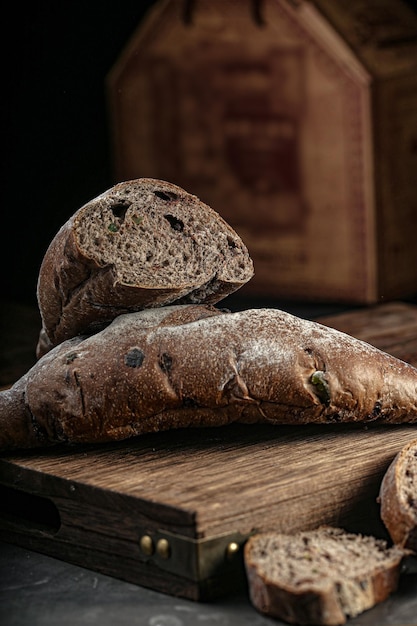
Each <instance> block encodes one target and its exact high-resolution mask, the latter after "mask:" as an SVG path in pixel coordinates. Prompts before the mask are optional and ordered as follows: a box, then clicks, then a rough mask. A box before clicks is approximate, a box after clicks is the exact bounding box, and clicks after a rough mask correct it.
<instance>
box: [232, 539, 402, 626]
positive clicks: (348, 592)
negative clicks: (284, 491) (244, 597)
mask: <svg viewBox="0 0 417 626" xmlns="http://www.w3.org/2000/svg"><path fill="white" fill-rule="evenodd" d="M405 554H406V552H405V551H403V550H402V549H401V548H398V547H392V548H388V547H387V544H386V543H385V542H384V541H382V540H380V539H375V538H374V537H370V536H363V535H356V534H352V533H347V532H346V531H344V530H343V529H340V528H331V527H321V528H319V529H317V530H313V531H305V532H300V533H297V534H294V535H288V534H280V533H274V532H269V533H261V534H258V535H254V536H253V537H251V538H250V539H249V540H248V542H247V543H246V545H245V551H244V559H245V567H246V572H247V576H248V583H249V594H250V598H251V601H252V603H253V605H254V606H255V608H257V609H258V610H259V611H260V612H261V613H264V614H267V615H270V616H271V617H275V618H279V619H282V620H285V621H287V622H289V623H292V624H318V625H320V624H322V625H325V626H337V625H338V624H344V623H345V622H346V619H347V618H348V617H354V616H356V615H359V614H360V613H362V612H363V611H365V610H367V609H369V608H371V607H373V606H374V605H375V604H377V603H379V602H381V601H383V600H385V599H386V598H387V597H388V596H389V595H390V593H392V592H393V591H395V589H396V588H397V584H398V577H399V573H400V565H401V561H402V559H403V557H404V556H405Z"/></svg>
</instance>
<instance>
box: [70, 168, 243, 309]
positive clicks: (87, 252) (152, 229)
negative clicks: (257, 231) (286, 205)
mask: <svg viewBox="0 0 417 626" xmlns="http://www.w3.org/2000/svg"><path fill="white" fill-rule="evenodd" d="M74 236H75V240H76V243H77V246H78V248H79V250H80V252H81V253H82V254H83V255H84V256H85V257H86V258H88V259H91V260H92V261H94V262H95V263H96V264H97V265H98V266H101V267H104V266H112V267H113V268H114V276H115V279H116V281H117V282H119V283H124V284H126V285H137V286H141V287H146V288H148V289H158V288H160V287H161V285H163V286H164V287H172V288H174V289H178V287H179V286H181V287H182V290H183V292H184V296H185V295H187V294H189V293H190V291H194V290H195V289H196V287H200V286H202V285H206V286H208V285H209V284H210V283H213V282H216V281H222V280H223V281H226V282H229V283H232V282H233V283H244V282H246V281H247V280H248V278H249V277H250V276H251V275H252V271H251V267H250V263H249V264H248V255H247V251H246V249H245V248H244V246H243V245H242V242H241V240H240V238H239V237H238V236H237V234H236V233H234V232H233V230H232V229H231V228H230V227H228V226H227V225H226V224H225V222H224V221H223V220H222V219H221V218H220V217H219V216H217V214H214V212H213V211H212V210H211V209H210V208H209V207H207V206H206V205H204V204H203V203H202V202H200V201H199V200H198V199H197V198H196V197H195V196H192V195H190V194H187V193H186V192H184V191H183V190H181V189H179V188H175V187H174V186H173V185H168V184H167V183H165V182H164V183H163V182H160V183H158V182H157V181H153V180H152V181H151V180H144V179H142V180H140V181H130V182H129V183H123V184H120V185H117V186H116V187H115V188H113V190H110V191H109V192H107V193H106V194H104V195H102V196H100V197H99V198H97V199H96V200H95V201H92V202H90V203H89V204H88V205H87V206H86V207H84V208H83V209H82V210H81V211H80V212H79V213H78V215H77V216H76V218H75V220H74ZM190 297H191V296H190Z"/></svg>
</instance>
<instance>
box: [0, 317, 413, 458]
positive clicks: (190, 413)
mask: <svg viewBox="0 0 417 626" xmlns="http://www.w3.org/2000/svg"><path fill="white" fill-rule="evenodd" d="M236 421H239V422H245V423H255V422H268V423H271V424H303V423H307V422H313V423H333V422H359V421H360V422H370V421H371V422H372V421H379V422H384V423H390V424H396V423H404V422H414V423H415V422H417V369H415V368H414V367H412V366H411V365H408V364H406V363H404V362H403V361H400V360H398V359H396V358H394V357H392V356H390V355H388V354H386V353H384V352H381V351H380V350H378V349H376V348H374V347H372V346H370V345H369V344H366V343H364V342H362V341H359V340H357V339H354V338H353V337H350V336H348V335H346V334H344V333H341V332H340V331H337V330H334V329H331V328H328V327H325V326H323V325H321V324H318V323H316V322H311V321H308V320H304V319H301V318H299V317H296V316H294V315H291V314H289V313H286V312H283V311H279V310H277V309H252V310H247V311H240V312H237V313H228V312H222V311H220V310H219V309H217V308H215V307H213V306H210V305H177V306H167V307H161V308H159V309H147V310H144V311H141V312H137V313H130V314H125V315H120V316H119V317H117V318H116V319H115V320H114V321H113V322H112V323H111V324H110V325H109V326H107V327H106V328H104V329H103V330H102V331H100V332H99V333H96V334H94V335H91V336H89V337H83V336H77V337H74V338H72V339H70V340H67V341H65V342H63V343H62V344H60V345H58V346H56V347H55V348H54V349H53V350H51V351H50V352H48V353H47V354H45V355H44V356H43V357H42V358H41V359H40V360H39V361H38V362H37V363H36V364H35V365H34V367H33V368H32V369H31V370H29V372H28V373H27V374H26V375H25V376H24V377H22V378H21V379H20V380H19V381H18V382H17V383H16V384H15V385H14V386H13V387H11V388H10V389H9V390H7V391H3V392H2V393H0V426H1V428H0V449H7V448H12V447H16V446H20V447H21V446H34V445H45V444H47V443H56V442H100V441H109V440H118V439H124V438H128V437H132V436H135V435H140V434H142V433H146V432H150V431H160V430H167V429H169V428H178V427H185V426H220V425H224V424H228V423H230V422H236Z"/></svg>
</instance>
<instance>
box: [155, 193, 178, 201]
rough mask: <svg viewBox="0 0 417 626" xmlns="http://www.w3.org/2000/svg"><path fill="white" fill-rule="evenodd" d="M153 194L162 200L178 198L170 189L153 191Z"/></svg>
mask: <svg viewBox="0 0 417 626" xmlns="http://www.w3.org/2000/svg"><path fill="white" fill-rule="evenodd" d="M154 194H155V196H157V197H158V198H160V199H161V200H164V202H172V200H176V199H177V198H178V196H177V194H176V193H173V192H172V191H154Z"/></svg>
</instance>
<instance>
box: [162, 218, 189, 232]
mask: <svg viewBox="0 0 417 626" xmlns="http://www.w3.org/2000/svg"><path fill="white" fill-rule="evenodd" d="M164 217H165V219H166V220H167V221H168V222H169V223H170V225H171V228H173V229H174V230H177V231H178V232H182V231H183V230H184V222H183V221H182V220H180V219H178V218H177V217H175V216H174V215H169V214H167V215H164Z"/></svg>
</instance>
